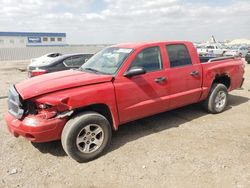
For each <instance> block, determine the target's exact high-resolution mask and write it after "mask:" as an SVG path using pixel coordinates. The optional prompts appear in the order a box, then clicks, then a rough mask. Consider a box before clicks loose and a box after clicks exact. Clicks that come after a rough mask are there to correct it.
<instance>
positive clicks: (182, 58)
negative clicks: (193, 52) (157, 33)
mask: <svg viewBox="0 0 250 188" xmlns="http://www.w3.org/2000/svg"><path fill="white" fill-rule="evenodd" d="M166 49H167V53H168V57H169V62H170V67H171V68H173V67H181V66H187V65H191V64H192V61H191V58H190V55H189V52H188V50H187V48H186V46H185V45H183V44H171V45H167V46H166Z"/></svg>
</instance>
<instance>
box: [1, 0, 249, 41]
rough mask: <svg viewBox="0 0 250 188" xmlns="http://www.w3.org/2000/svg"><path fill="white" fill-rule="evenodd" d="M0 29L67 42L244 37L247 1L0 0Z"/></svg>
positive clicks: (246, 26) (246, 20)
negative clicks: (60, 36)
mask: <svg viewBox="0 0 250 188" xmlns="http://www.w3.org/2000/svg"><path fill="white" fill-rule="evenodd" d="M0 31H34V32H66V33H67V42H68V43H70V44H80V43H120V42H134V41H153V40H191V41H204V40H208V39H209V38H210V36H211V35H214V36H215V38H216V39H217V40H226V39H235V38H248V39H250V0H207V1H205V0H204V1H203V0H0Z"/></svg>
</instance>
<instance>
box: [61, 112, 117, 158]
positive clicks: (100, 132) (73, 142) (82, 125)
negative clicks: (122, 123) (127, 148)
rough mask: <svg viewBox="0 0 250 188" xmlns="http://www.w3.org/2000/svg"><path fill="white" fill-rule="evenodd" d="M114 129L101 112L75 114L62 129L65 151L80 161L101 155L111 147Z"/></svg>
mask: <svg viewBox="0 0 250 188" xmlns="http://www.w3.org/2000/svg"><path fill="white" fill-rule="evenodd" d="M111 137H112V130H111V126H110V123H109V121H108V120H107V119H106V118H105V117H104V116H103V115H101V114H99V113H96V112H92V111H88V112H84V113H80V114H77V115H75V116H73V117H72V118H71V119H70V120H69V121H68V122H67V123H66V125H65V127H64V128H63V131H62V136H61V142H62V146H63V149H64V151H65V152H66V153H67V154H68V156H70V157H71V158H73V159H74V160H76V161H78V162H88V161H90V160H93V159H95V158H97V157H99V156H101V155H102V154H103V153H104V152H105V151H106V150H107V149H108V147H109V145H110V142H111Z"/></svg>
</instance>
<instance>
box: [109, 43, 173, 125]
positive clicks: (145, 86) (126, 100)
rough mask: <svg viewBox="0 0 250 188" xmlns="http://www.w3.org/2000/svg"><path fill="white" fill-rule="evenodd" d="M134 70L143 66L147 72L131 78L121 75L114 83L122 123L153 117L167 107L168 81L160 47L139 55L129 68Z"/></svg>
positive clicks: (147, 49)
mask: <svg viewBox="0 0 250 188" xmlns="http://www.w3.org/2000/svg"><path fill="white" fill-rule="evenodd" d="M136 67H143V68H144V69H145V70H146V73H145V74H141V75H137V76H133V77H125V76H120V77H117V78H116V79H115V81H114V86H115V93H116V100H117V106H118V111H119V118H120V122H121V123H125V122H128V121H131V120H136V119H139V118H143V117H145V116H148V115H153V114H156V113H159V112H162V111H164V110H166V109H167V108H168V103H169V101H168V93H167V89H166V87H167V82H168V81H167V75H166V71H165V70H164V68H163V62H162V57H161V52H160V47H157V46H156V47H150V48H146V49H143V50H142V51H141V52H139V53H138V54H137V55H136V57H135V58H134V60H133V61H132V63H131V65H130V66H129V69H133V68H136ZM129 69H128V70H129Z"/></svg>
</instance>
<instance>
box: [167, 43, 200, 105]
mask: <svg viewBox="0 0 250 188" xmlns="http://www.w3.org/2000/svg"><path fill="white" fill-rule="evenodd" d="M166 52H167V55H168V60H169V69H168V71H167V76H168V83H169V87H168V88H169V91H168V92H169V98H170V108H171V109H173V108H177V107H180V106H184V105H187V104H191V103H196V102H198V100H199V98H200V96H201V85H202V67H201V64H200V62H194V61H192V59H191V56H190V52H189V50H188V48H187V46H186V45H185V44H169V45H166Z"/></svg>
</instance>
